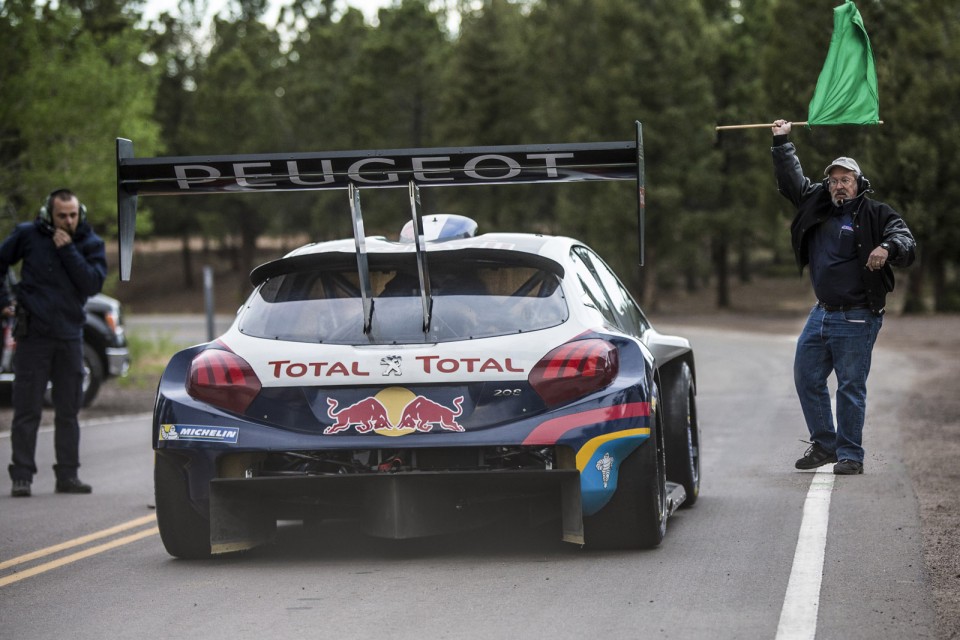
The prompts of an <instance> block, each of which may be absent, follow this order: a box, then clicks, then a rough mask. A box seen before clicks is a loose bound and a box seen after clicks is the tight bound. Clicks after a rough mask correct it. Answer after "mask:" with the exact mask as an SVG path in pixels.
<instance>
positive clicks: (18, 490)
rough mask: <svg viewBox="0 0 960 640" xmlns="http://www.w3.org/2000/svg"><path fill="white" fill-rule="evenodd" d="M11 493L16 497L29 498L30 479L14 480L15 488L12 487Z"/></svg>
mask: <svg viewBox="0 0 960 640" xmlns="http://www.w3.org/2000/svg"><path fill="white" fill-rule="evenodd" d="M10 495H11V496H13V497H14V498H29V497H30V481H29V480H14V481H13V488H12V489H10Z"/></svg>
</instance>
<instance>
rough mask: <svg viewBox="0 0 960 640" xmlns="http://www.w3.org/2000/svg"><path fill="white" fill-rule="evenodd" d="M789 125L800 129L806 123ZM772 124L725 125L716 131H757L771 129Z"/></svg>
mask: <svg viewBox="0 0 960 640" xmlns="http://www.w3.org/2000/svg"><path fill="white" fill-rule="evenodd" d="M790 124H795V125H799V126H801V127H805V126H807V123H806V122H791V123H790ZM772 126H773V123H772V122H768V123H766V124H725V125H721V126H719V127H717V131H726V130H728V129H759V128H761V127H772Z"/></svg>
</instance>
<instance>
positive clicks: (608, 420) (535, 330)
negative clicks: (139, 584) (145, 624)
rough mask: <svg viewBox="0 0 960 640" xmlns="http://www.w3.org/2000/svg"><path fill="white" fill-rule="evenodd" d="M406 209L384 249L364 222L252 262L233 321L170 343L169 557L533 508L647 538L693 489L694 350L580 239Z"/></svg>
mask: <svg viewBox="0 0 960 640" xmlns="http://www.w3.org/2000/svg"><path fill="white" fill-rule="evenodd" d="M351 193H352V197H354V198H356V197H357V195H356V193H355V192H353V190H352V189H351ZM411 194H412V195H413V196H414V197H412V201H413V202H415V203H416V202H418V200H419V199H418V198H416V197H415V189H414V188H413V187H411ZM356 204H357V207H356V209H355V211H354V214H355V221H356V219H357V217H358V215H357V214H358V213H359V206H358V202H357V203H356ZM416 208H417V207H416V204H415V205H414V210H415V211H414V217H413V220H412V221H411V222H410V223H408V226H407V228H406V229H405V231H404V233H402V234H401V237H400V239H399V240H398V241H392V240H388V239H385V238H382V237H364V236H363V234H362V225H360V228H359V232H358V233H357V234H356V236H355V237H354V238H353V239H348V240H339V241H331V242H323V243H316V244H310V245H307V246H304V247H302V248H300V249H297V250H295V251H293V252H291V253H289V254H288V255H286V256H284V257H282V258H280V259H277V260H275V261H272V262H269V263H266V264H264V265H261V266H260V267H258V268H256V269H255V270H254V271H253V272H252V274H251V281H252V284H253V285H254V291H253V293H252V294H251V295H250V297H249V299H248V300H247V301H246V303H245V304H244V305H243V306H242V307H241V309H240V310H239V312H238V314H237V317H236V320H235V321H234V323H233V325H232V326H231V327H230V329H229V330H228V331H227V332H226V333H225V334H223V335H222V336H220V337H219V338H218V339H217V340H215V341H213V342H210V343H207V344H200V345H196V346H193V347H190V348H188V349H185V350H183V351H181V352H179V353H177V354H176V355H174V356H173V358H172V360H171V361H170V363H169V365H168V366H167V369H166V371H165V372H164V374H163V376H162V378H161V381H160V385H159V389H158V397H157V402H156V408H155V416H154V424H153V443H154V447H155V449H156V468H155V489H156V507H157V520H158V524H159V528H160V533H161V538H162V540H163V543H164V545H165V546H166V549H167V551H168V552H169V553H171V554H172V555H174V556H178V557H185V558H195V557H204V556H207V555H210V554H211V553H225V552H231V551H237V550H241V549H246V548H250V547H252V546H255V545H258V544H262V543H264V542H267V541H269V540H270V539H271V537H272V535H273V534H274V532H275V529H276V526H277V522H278V521H280V520H299V519H302V520H311V521H314V520H322V519H323V518H328V517H329V518H337V519H343V518H351V519H354V520H355V521H356V522H357V523H359V525H360V527H361V528H362V530H363V531H365V532H366V533H369V534H371V535H374V536H380V537H387V538H410V537H418V536H427V535H435V534H440V533H450V532H454V531H458V530H462V529H464V528H467V527H474V526H477V525H480V524H482V523H485V522H488V521H490V520H491V519H492V518H496V517H499V516H505V515H508V514H514V513H525V514H529V513H531V512H532V511H535V510H537V509H539V511H540V512H544V511H546V512H549V513H551V514H553V515H554V517H556V516H557V515H558V516H559V518H558V520H559V522H560V528H561V530H562V537H563V539H564V540H567V541H569V542H573V543H578V544H585V545H586V546H587V547H589V548H645V547H652V546H655V545H657V544H659V542H660V541H661V539H662V537H663V535H664V532H665V528H666V522H667V518H668V516H669V515H670V514H671V513H672V512H673V510H674V509H676V508H677V507H678V506H680V505H681V504H684V503H685V504H686V505H691V504H693V503H694V502H695V501H696V498H697V495H698V491H699V484H700V473H699V470H700V458H699V427H698V423H697V412H696V403H695V367H694V359H693V353H692V350H691V348H690V345H689V343H688V342H687V341H686V340H685V339H683V338H680V337H675V336H666V335H662V334H660V333H658V332H657V331H656V330H655V329H654V328H653V327H652V326H651V325H650V323H649V322H648V321H647V319H646V318H645V316H644V315H643V313H642V312H641V310H640V309H639V307H638V306H637V304H636V303H635V302H634V300H633V298H632V297H631V295H630V294H629V293H628V291H627V289H626V288H625V287H624V285H623V284H622V283H621V282H620V281H619V280H618V278H617V277H616V276H615V275H614V273H613V272H612V271H611V270H610V268H609V267H608V266H607V265H606V264H605V263H604V262H603V260H601V259H600V257H599V256H598V255H597V254H596V253H595V252H593V251H592V250H591V249H590V248H588V247H587V246H585V245H584V244H582V243H580V242H578V241H576V240H574V239H571V238H565V237H552V236H544V235H533V234H519V233H487V234H482V235H475V233H474V231H475V228H476V225H475V223H473V221H472V220H469V219H467V218H462V217H459V216H439V215H436V216H431V215H424V216H418V215H417V212H416ZM531 508H533V509H531Z"/></svg>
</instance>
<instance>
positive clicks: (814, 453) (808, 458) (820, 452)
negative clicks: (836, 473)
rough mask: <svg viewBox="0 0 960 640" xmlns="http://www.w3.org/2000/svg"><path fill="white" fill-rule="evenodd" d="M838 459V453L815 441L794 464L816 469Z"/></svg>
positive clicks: (797, 466)
mask: <svg viewBox="0 0 960 640" xmlns="http://www.w3.org/2000/svg"><path fill="white" fill-rule="evenodd" d="M836 461H837V454H835V453H830V452H829V451H827V450H826V449H824V448H823V447H821V446H820V445H819V444H816V443H813V444H812V445H810V447H809V448H808V449H807V451H806V453H804V454H803V457H802V458H800V459H799V460H797V463H796V464H795V465H794V466H795V467H796V468H797V469H816V468H817V467H822V466H823V465H825V464H830V463H831V462H836Z"/></svg>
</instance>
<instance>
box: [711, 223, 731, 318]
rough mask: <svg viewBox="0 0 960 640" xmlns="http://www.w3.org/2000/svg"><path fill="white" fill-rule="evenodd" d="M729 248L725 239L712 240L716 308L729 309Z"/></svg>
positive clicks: (719, 237) (716, 238)
mask: <svg viewBox="0 0 960 640" xmlns="http://www.w3.org/2000/svg"><path fill="white" fill-rule="evenodd" d="M729 253H730V246H729V244H728V243H727V240H726V238H724V237H722V236H718V237H715V238H714V240H713V263H714V271H715V272H716V276H717V308H718V309H729V308H730V269H729V267H728V265H727V263H728V254H729Z"/></svg>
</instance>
